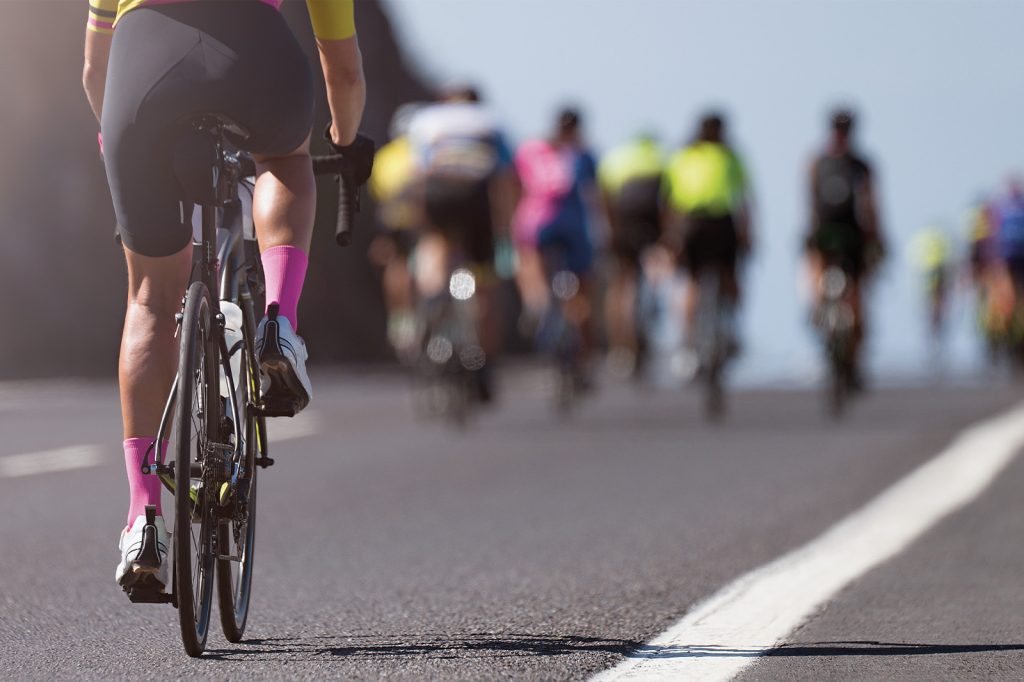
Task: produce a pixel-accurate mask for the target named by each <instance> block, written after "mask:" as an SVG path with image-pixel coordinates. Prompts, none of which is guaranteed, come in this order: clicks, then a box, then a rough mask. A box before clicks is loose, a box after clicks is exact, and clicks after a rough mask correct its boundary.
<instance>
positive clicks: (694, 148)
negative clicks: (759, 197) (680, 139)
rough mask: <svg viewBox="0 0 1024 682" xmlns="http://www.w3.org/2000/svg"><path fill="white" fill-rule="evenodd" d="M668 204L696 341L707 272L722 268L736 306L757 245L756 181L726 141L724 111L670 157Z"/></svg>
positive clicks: (668, 237) (669, 233) (726, 294)
mask: <svg viewBox="0 0 1024 682" xmlns="http://www.w3.org/2000/svg"><path fill="white" fill-rule="evenodd" d="M665 204H666V205H665V229H666V232H665V239H664V241H665V244H666V245H667V246H668V247H669V248H670V250H672V251H673V252H674V253H675V254H676V257H677V260H678V262H679V264H680V265H682V266H683V267H684V268H685V269H686V271H687V273H688V275H689V286H688V287H687V295H686V305H685V320H686V334H687V337H688V339H689V342H690V344H691V345H692V344H693V342H694V341H695V339H694V336H693V335H694V330H695V327H696V317H697V306H698V304H699V301H700V279H701V275H702V274H703V273H704V272H706V271H708V270H714V271H717V273H718V277H719V283H720V288H721V292H722V296H723V303H724V304H726V305H729V306H731V307H733V308H735V307H736V306H737V304H738V303H739V300H740V284H739V278H738V276H737V272H736V270H737V267H736V266H737V262H738V259H739V256H740V255H741V254H745V253H747V252H748V251H749V250H750V246H751V224H750V223H751V220H750V184H749V180H748V177H747V171H746V169H745V168H744V165H743V161H742V160H741V159H740V157H739V156H738V155H737V154H736V152H735V151H734V150H733V149H731V148H730V147H729V145H728V144H727V142H726V139H725V120H724V118H723V117H722V115H720V114H717V113H711V114H707V115H706V116H704V117H703V118H702V119H701V121H700V126H699V128H698V131H697V138H696V140H695V141H694V142H693V143H692V144H690V145H689V146H687V147H685V148H683V149H681V150H680V151H678V152H676V153H675V154H674V155H673V156H672V157H671V158H670V159H669V162H668V167H667V169H666V172H665ZM729 341H730V343H732V344H735V342H736V339H730V340H729Z"/></svg>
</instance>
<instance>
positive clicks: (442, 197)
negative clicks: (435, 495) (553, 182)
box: [409, 85, 518, 403]
mask: <svg viewBox="0 0 1024 682" xmlns="http://www.w3.org/2000/svg"><path fill="white" fill-rule="evenodd" d="M409 138H410V141H411V144H412V147H413V150H414V152H415V153H416V156H417V159H418V163H419V164H420V171H419V172H420V173H421V174H422V176H423V202H424V203H423V208H424V215H425V221H424V222H425V227H426V229H427V232H428V234H426V235H424V237H423V238H421V239H420V242H419V244H418V246H417V248H416V256H415V260H416V261H417V277H416V285H417V288H418V289H419V291H418V293H419V294H421V295H424V296H426V297H428V298H429V297H431V296H433V295H435V294H437V293H439V292H440V290H441V288H442V287H446V286H447V285H448V280H447V274H448V272H449V271H450V268H451V266H452V265H453V264H454V262H455V261H456V260H459V259H461V260H462V261H463V262H465V263H467V264H468V265H469V266H470V267H471V268H472V269H473V271H474V276H475V279H476V294H475V297H476V300H477V301H478V314H479V316H480V317H479V318H478V330H479V337H480V345H481V347H482V349H483V351H484V354H485V356H486V357H487V358H488V361H487V362H485V363H484V364H483V366H482V367H480V368H479V369H476V370H474V372H475V377H476V380H477V387H478V396H479V398H480V399H481V401H482V402H484V403H487V402H490V401H491V398H492V393H493V386H492V366H493V362H492V361H491V360H493V358H494V357H495V356H496V355H497V353H498V350H499V348H500V345H501V315H500V311H499V309H498V299H497V283H498V281H497V274H496V272H495V268H494V265H495V263H494V256H495V236H496V233H497V231H498V230H506V229H507V226H508V224H509V221H510V219H511V208H512V206H514V205H515V200H516V196H517V193H518V180H517V178H516V175H515V169H514V168H513V167H512V152H511V150H510V148H509V145H508V142H507V138H506V136H505V134H504V133H503V132H502V130H501V127H500V125H499V124H498V120H497V118H495V116H494V115H493V114H492V113H491V112H490V111H489V110H488V109H487V108H486V107H485V106H484V105H483V103H482V102H481V96H480V93H479V92H478V91H477V90H476V88H474V87H472V86H466V85H458V86H454V87H451V88H449V89H447V90H446V91H444V92H443V93H442V94H441V97H440V101H439V102H437V103H435V104H433V105H431V106H428V107H425V108H424V109H423V110H422V111H420V112H419V113H417V115H416V116H415V117H414V118H413V120H412V122H411V123H410V126H409ZM453 259H454V260H453Z"/></svg>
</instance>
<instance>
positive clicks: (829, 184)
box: [806, 109, 884, 388]
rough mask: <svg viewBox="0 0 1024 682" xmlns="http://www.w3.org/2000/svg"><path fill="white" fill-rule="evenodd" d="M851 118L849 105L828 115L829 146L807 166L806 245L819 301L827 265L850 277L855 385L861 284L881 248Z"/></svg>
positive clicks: (870, 184) (857, 380)
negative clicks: (808, 185)
mask: <svg viewBox="0 0 1024 682" xmlns="http://www.w3.org/2000/svg"><path fill="white" fill-rule="evenodd" d="M854 122H855V121H854V115H853V112H851V111H849V110H848V109H838V110H836V111H835V112H834V113H833V114H832V118H831V139H830V140H829V143H828V147H827V148H826V150H825V152H824V153H823V154H822V155H821V156H819V157H818V158H817V159H815V160H814V163H813V164H812V166H811V173H810V199H811V220H810V234H808V236H807V240H806V247H807V255H808V267H809V270H810V276H811V281H812V282H814V283H815V286H816V289H817V291H818V297H819V300H820V296H821V294H822V291H821V286H820V285H821V283H822V279H823V278H822V275H823V274H824V272H825V269H826V268H827V267H829V266H838V267H839V268H841V269H842V270H843V272H844V273H845V274H846V276H847V277H848V278H849V284H850V292H849V302H850V306H851V307H852V308H853V314H854V333H853V337H854V338H853V353H852V354H853V361H854V365H853V376H852V379H853V386H854V387H855V388H858V387H860V384H861V375H860V364H859V359H860V350H861V348H862V347H863V343H864V337H865V332H864V310H863V283H864V279H865V277H866V276H867V275H868V274H870V273H871V272H872V271H873V270H874V269H875V267H877V265H878V263H879V262H880V261H881V258H882V254H883V252H884V249H883V240H882V234H881V228H880V226H879V221H878V209H877V205H876V200H875V186H874V177H873V175H872V172H871V167H870V166H869V165H868V163H867V162H866V161H865V160H864V159H863V158H862V157H861V156H860V155H859V154H857V153H856V152H855V150H854V148H853V145H852V140H851V138H852V135H853V130H854Z"/></svg>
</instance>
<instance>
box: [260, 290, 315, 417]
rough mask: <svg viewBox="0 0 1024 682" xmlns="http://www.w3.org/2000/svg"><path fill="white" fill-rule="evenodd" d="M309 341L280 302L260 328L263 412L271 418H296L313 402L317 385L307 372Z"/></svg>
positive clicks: (270, 311)
mask: <svg viewBox="0 0 1024 682" xmlns="http://www.w3.org/2000/svg"><path fill="white" fill-rule="evenodd" d="M308 357H309V355H308V353H307V352H306V342H305V341H303V340H302V337H301V336H299V335H298V334H296V333H295V330H293V329H292V323H291V322H290V321H289V320H288V318H287V317H284V316H279V315H278V307H277V304H276V303H275V304H272V305H271V306H270V307H269V308H268V309H267V316H266V317H264V318H263V320H261V321H260V324H259V326H258V327H257V328H256V358H257V359H258V361H259V363H260V369H261V370H262V375H263V378H262V382H261V383H262V387H261V388H262V393H263V405H264V409H263V413H264V414H265V415H266V416H268V417H294V416H295V415H296V414H298V413H299V412H301V411H302V409H303V408H304V407H306V405H308V404H309V401H310V399H312V397H313V388H312V386H311V385H310V383H309V375H308V374H307V373H306V359H307V358H308Z"/></svg>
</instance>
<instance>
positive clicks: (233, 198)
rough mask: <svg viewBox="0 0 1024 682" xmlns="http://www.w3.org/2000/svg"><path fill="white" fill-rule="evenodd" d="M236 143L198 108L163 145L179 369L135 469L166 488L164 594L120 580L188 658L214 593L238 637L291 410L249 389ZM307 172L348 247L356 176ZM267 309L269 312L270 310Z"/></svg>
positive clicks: (198, 642)
mask: <svg viewBox="0 0 1024 682" xmlns="http://www.w3.org/2000/svg"><path fill="white" fill-rule="evenodd" d="M231 137H234V138H236V139H245V137H246V133H245V131H244V129H242V128H241V127H240V126H238V125H237V124H235V123H234V122H232V121H230V120H229V119H227V118H225V117H222V116H219V115H216V114H208V115H202V116H198V117H196V118H194V119H193V120H191V121H190V122H189V123H188V125H185V126H184V127H183V132H182V134H181V135H180V136H179V139H178V141H177V142H178V143H177V145H176V146H175V152H174V169H175V174H176V175H177V177H178V180H179V182H180V184H181V187H182V189H183V191H184V195H185V197H184V198H185V199H186V200H187V201H188V202H189V203H192V204H194V205H195V206H196V217H197V218H198V220H196V221H194V222H197V223H198V226H199V229H198V235H197V239H194V240H193V242H194V248H195V255H194V258H193V268H192V276H191V278H190V283H189V285H188V289H187V291H186V293H185V296H184V298H183V300H182V308H181V312H179V313H178V314H177V323H178V324H177V332H176V334H177V336H178V338H179V343H180V347H179V361H178V372H177V376H176V377H175V380H174V383H173V385H172V388H171V391H170V394H169V395H168V398H167V402H166V406H165V408H164V411H163V415H162V418H161V420H160V427H159V430H158V435H157V440H156V442H158V443H159V442H164V441H165V440H168V441H169V447H168V449H167V452H168V456H167V458H166V461H164V459H163V458H162V457H161V456H159V454H158V453H156V452H151V453H150V454H151V455H152V457H150V456H149V455H147V458H146V460H145V461H144V462H143V465H142V471H143V473H144V474H146V475H154V476H159V477H160V479H161V481H162V482H163V484H164V486H165V487H166V488H168V489H169V490H170V491H171V492H172V494H173V496H174V514H173V515H174V530H173V542H172V545H173V547H172V556H171V558H172V560H173V561H172V566H173V568H172V580H171V585H169V586H168V587H169V588H170V589H171V591H170V592H164V591H159V592H158V591H156V590H155V589H154V588H153V586H152V585H151V584H147V585H140V586H137V587H132V588H129V590H128V596H129V598H130V599H131V600H132V601H133V602H141V603H169V604H172V605H173V606H175V607H176V608H177V610H178V619H179V622H180V626H181V639H182V643H183V645H184V647H185V651H186V652H187V653H188V654H189V655H190V656H199V655H201V654H202V653H203V651H204V649H205V647H206V640H207V635H208V633H209V628H210V621H211V619H212V612H213V600H214V599H213V597H214V589H215V588H216V592H217V601H218V605H219V609H220V620H221V626H222V629H223V631H224V636H225V637H226V638H227V639H228V641H231V642H238V641H241V639H242V637H243V634H244V632H245V627H246V623H247V620H248V616H249V605H250V600H251V597H252V580H253V559H254V543H255V537H256V500H257V480H258V475H257V473H258V471H259V470H260V469H265V468H267V467H269V466H271V465H273V463H274V460H273V459H272V458H271V457H270V456H269V443H268V436H267V426H266V418H267V417H270V416H291V414H294V409H292V410H289V409H288V406H286V405H285V406H281V405H277V406H268V405H267V404H266V403H265V401H264V400H263V396H261V394H260V370H259V364H258V361H257V358H256V352H255V335H256V314H257V311H259V310H261V309H262V308H261V307H260V305H259V303H260V299H261V298H262V296H263V290H264V285H263V272H262V268H261V265H260V258H259V249H258V246H257V244H256V237H255V231H254V229H253V224H252V195H253V187H254V179H253V178H254V176H255V166H254V164H253V162H252V159H251V158H250V157H249V156H247V155H246V154H245V153H243V152H240V151H237V150H235V149H234V148H233V146H232V145H231V143H230V141H229V140H230V138H231ZM313 165H314V172H315V173H318V174H330V175H334V176H335V177H336V178H338V180H339V186H340V192H339V202H338V225H337V235H338V236H337V238H338V242H339V243H347V242H348V241H349V239H350V236H351V228H352V222H353V216H354V213H355V212H356V211H357V210H358V198H359V195H358V183H356V182H353V181H351V178H352V170H351V164H350V161H348V160H347V159H346V158H343V157H342V156H341V155H329V156H322V157H314V160H313ZM270 312H271V313H273V311H270ZM146 516H147V527H146V528H145V529H144V541H143V550H142V552H143V554H145V553H146V551H147V546H146V541H147V540H149V541H150V542H151V544H150V547H155V536H156V529H155V527H154V526H153V524H154V521H155V509H154V508H153V507H147V508H146Z"/></svg>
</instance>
